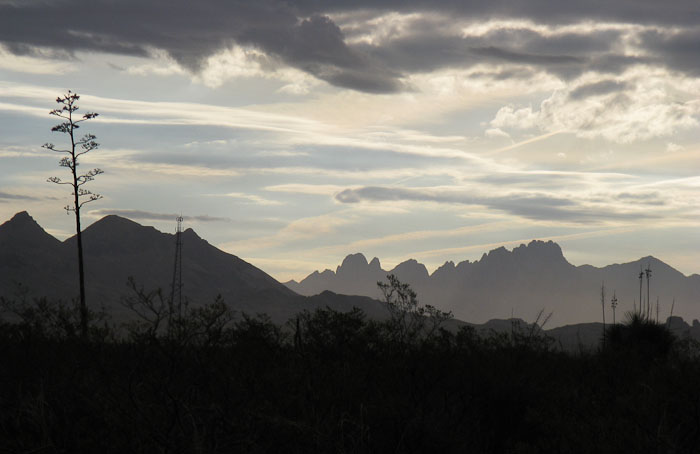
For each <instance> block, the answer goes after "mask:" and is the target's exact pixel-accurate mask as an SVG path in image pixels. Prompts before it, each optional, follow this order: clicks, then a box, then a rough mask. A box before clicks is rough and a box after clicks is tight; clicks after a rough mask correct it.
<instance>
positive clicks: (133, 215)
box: [88, 209, 231, 222]
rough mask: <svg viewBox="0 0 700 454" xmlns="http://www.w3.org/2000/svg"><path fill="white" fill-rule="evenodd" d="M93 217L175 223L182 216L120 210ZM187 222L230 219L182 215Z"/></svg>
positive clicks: (102, 210)
mask: <svg viewBox="0 0 700 454" xmlns="http://www.w3.org/2000/svg"><path fill="white" fill-rule="evenodd" d="M88 214H89V215H91V216H95V217H102V216H109V215H111V214H115V215H117V216H123V217H125V218H129V219H146V220H149V221H174V220H175V219H177V218H178V217H180V216H181V215H180V214H175V213H155V212H152V211H141V210H120V209H101V210H91V211H90V212H89V213H88ZM182 216H183V217H184V218H185V220H187V221H198V222H229V221H231V219H230V218H223V217H216V216H207V215H200V216H185V215H182Z"/></svg>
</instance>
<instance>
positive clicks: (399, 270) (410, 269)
mask: <svg viewBox="0 0 700 454" xmlns="http://www.w3.org/2000/svg"><path fill="white" fill-rule="evenodd" d="M391 272H392V273H393V274H396V275H397V276H398V277H400V278H401V277H403V279H405V280H407V281H410V280H413V279H423V278H427V277H429V274H428V270H427V268H426V267H425V265H423V264H422V263H418V261H417V260H416V259H408V260H406V261H405V262H401V263H399V264H398V265H396V267H395V268H394V269H393V270H391Z"/></svg>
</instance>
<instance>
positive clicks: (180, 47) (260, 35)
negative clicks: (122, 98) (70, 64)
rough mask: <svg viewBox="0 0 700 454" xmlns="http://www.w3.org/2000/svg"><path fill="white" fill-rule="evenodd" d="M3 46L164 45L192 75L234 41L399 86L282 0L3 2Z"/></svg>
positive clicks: (124, 49) (365, 85)
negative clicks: (208, 59) (24, 3)
mask: <svg viewBox="0 0 700 454" xmlns="http://www.w3.org/2000/svg"><path fill="white" fill-rule="evenodd" d="M0 43H2V44H3V45H4V46H5V47H6V48H7V49H8V50H10V51H11V52H13V53H15V54H30V53H32V52H35V49H36V47H42V48H48V49H56V50H64V51H68V52H75V51H94V52H107V53H116V54H126V55H136V56H146V55H148V54H149V50H150V49H152V48H156V49H163V50H165V51H167V52H168V54H169V55H170V56H172V57H173V58H174V59H175V60H177V61H178V63H180V64H181V65H182V66H184V67H186V68H188V69H189V70H191V71H195V72H196V71H198V70H199V69H201V67H202V64H203V62H204V61H205V59H206V58H207V57H209V56H210V55H212V54H214V53H216V52H217V51H220V50H223V49H225V48H227V47H229V46H231V45H232V44H234V43H238V44H242V45H249V46H254V47H257V48H260V49H262V50H263V51H265V52H266V53H268V54H270V55H271V56H272V57H273V58H275V59H278V60H279V61H280V62H283V63H285V64H288V65H291V66H294V67H297V68H299V69H301V70H303V71H306V72H308V73H310V74H312V75H314V76H316V77H318V78H319V79H323V80H327V81H329V82H330V83H334V84H337V85H341V86H345V87H349V88H353V89H357V90H362V91H368V92H391V91H397V90H399V89H400V88H401V83H400V82H399V80H398V78H397V75H396V74H394V73H393V72H392V71H390V70H389V69H387V68H386V67H384V66H383V65H382V64H381V63H379V62H377V61H372V60H369V59H368V57H367V56H364V55H361V54H360V53H358V52H357V51H356V50H353V49H352V48H350V47H348V46H347V45H346V44H345V40H344V37H343V34H342V32H341V31H340V29H339V28H338V27H337V26H336V25H335V24H334V23H333V22H332V21H331V20H330V19H329V18H328V17H325V16H323V15H312V16H310V17H308V18H304V19H301V18H300V17H298V16H297V14H296V13H295V11H294V10H293V8H291V7H289V6H287V5H286V4H284V3H281V2H280V3H277V2H271V1H259V2H235V1H231V2H213V1H202V2H190V1H185V0H167V1H166V0H152V1H147V2H143V1H140V0H139V1H136V0H122V1H119V2H114V1H107V0H94V1H90V2H86V1H82V0H57V1H55V2H51V3H46V4H35V3H30V4H27V5H26V6H25V5H12V4H11V5H7V4H5V5H3V4H0Z"/></svg>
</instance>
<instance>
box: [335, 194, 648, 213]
mask: <svg viewBox="0 0 700 454" xmlns="http://www.w3.org/2000/svg"><path fill="white" fill-rule="evenodd" d="M335 199H336V200H337V201H339V202H341V203H359V202H362V201H371V202H387V201H412V202H437V203H452V204H461V205H478V206H483V207H487V208H490V209H495V210H500V211H505V212H507V213H510V214H513V215H516V216H521V217H524V218H527V219H533V220H549V221H569V222H598V221H604V220H610V219H637V218H639V217H640V216H642V217H644V218H646V217H650V215H640V214H639V213H621V212H616V211H611V210H602V209H590V208H587V207H585V206H582V205H581V204H579V203H578V202H574V201H572V200H569V199H564V198H559V197H550V196H546V195H531V196H519V195H514V196H494V197H485V196H471V195H468V194H463V193H456V192H453V191H436V190H431V189H405V188H390V187H380V186H365V187H362V188H355V189H346V190H344V191H341V192H339V193H338V194H336V196H335Z"/></svg>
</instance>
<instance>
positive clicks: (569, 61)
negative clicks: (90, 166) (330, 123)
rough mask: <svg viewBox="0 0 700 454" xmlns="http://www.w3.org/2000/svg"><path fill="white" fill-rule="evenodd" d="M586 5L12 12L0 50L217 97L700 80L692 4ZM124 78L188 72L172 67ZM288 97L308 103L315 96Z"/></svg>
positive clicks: (7, 10) (179, 2)
mask: <svg viewBox="0 0 700 454" xmlns="http://www.w3.org/2000/svg"><path fill="white" fill-rule="evenodd" d="M579 3H580V2H557V3H556V4H552V3H551V2H542V1H534V2H530V1H528V2H521V1H516V0H501V1H494V2H471V1H470V2H452V1H447V0H443V1H435V2H426V1H424V0H420V1H407V2H382V3H376V2H362V1H360V2H345V1H335V2H334V1H329V2H310V1H305V0H299V1H297V2H283V1H275V0H263V1H259V2H246V1H235V0H232V1H227V2H216V1H201V2H197V3H192V2H190V1H188V0H150V1H148V2H143V1H137V0H121V1H120V2H113V1H110V0H93V1H92V2H90V3H89V4H88V3H86V2H84V1H83V0H62V1H60V2H11V3H7V2H5V3H0V17H2V18H3V21H2V25H3V26H2V27H0V44H2V45H3V47H4V48H5V49H6V51H7V52H9V53H11V54H12V55H15V56H21V57H28V58H34V57H41V58H54V59H56V60H58V61H64V62H65V61H70V60H71V59H74V58H76V55H77V53H79V52H102V53H110V54H120V55H130V56H137V57H146V58H156V59H160V60H161V61H163V57H167V58H165V60H167V59H171V60H172V61H174V62H176V63H177V65H178V66H179V67H180V68H184V69H186V70H187V71H189V72H190V73H192V74H194V75H196V77H198V78H199V79H200V80H201V81H202V82H203V83H205V84H207V85H210V86H218V85H220V84H221V83H222V82H223V81H224V80H226V79H227V78H231V77H248V76H251V75H253V76H257V75H260V74H264V73H273V72H277V71H280V69H281V68H283V67H291V68H294V69H295V70H298V71H300V72H303V73H306V74H308V75H310V76H312V77H313V78H316V79H319V80H323V81H325V82H328V83H330V84H332V85H336V86H339V87H344V88H350V89H353V90H359V91H364V92H367V93H393V92H397V91H406V90H409V91H410V90H411V89H412V87H411V86H410V84H407V83H406V80H407V77H408V76H409V75H411V74H415V73H420V72H430V71H435V70H438V69H440V68H457V67H459V68H469V67H471V66H474V65H476V64H479V63H485V62H486V63H491V64H507V65H520V66H522V65H525V66H528V67H531V68H537V69H540V70H544V71H547V72H550V73H552V74H556V75H558V76H559V77H562V78H564V79H572V78H575V77H578V76H580V75H581V74H583V73H584V72H586V71H591V70H592V71H598V72H615V73H618V72H621V71H624V70H625V69H626V68H629V67H631V66H633V65H637V64H640V63H646V64H651V63H653V62H656V63H654V64H659V65H665V66H667V67H668V68H672V69H674V70H678V71H683V72H686V73H688V74H690V75H694V76H697V75H698V74H700V64H698V63H697V58H695V56H696V55H697V50H698V49H697V45H696V43H697V42H698V39H697V38H698V33H700V32H698V31H697V30H695V29H694V28H693V27H695V25H696V23H695V21H694V20H693V18H695V17H696V15H697V5H696V4H695V3H694V0H679V1H676V2H673V3H672V4H662V3H661V2H654V1H652V0H644V1H640V2H632V3H630V2H626V1H622V0H614V1H612V2H606V3H605V4H603V3H602V2H598V1H593V2H585V3H586V4H585V5H583V4H579ZM598 24H599V25H598ZM611 24H612V25H611ZM662 28H663V29H671V30H673V31H659V30H660V29H662ZM128 71H131V72H132V73H136V74H138V73H143V74H145V73H160V74H174V73H178V72H179V70H178V68H176V67H175V66H173V65H172V64H166V65H151V64H146V65H142V66H137V67H133V68H130V69H128ZM505 71H506V73H507V71H508V70H507V69H506V70H505ZM282 90H283V91H285V92H291V93H305V92H307V91H308V84H303V83H301V84H300V83H291V84H287V85H286V86H285V87H283V88H282Z"/></svg>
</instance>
